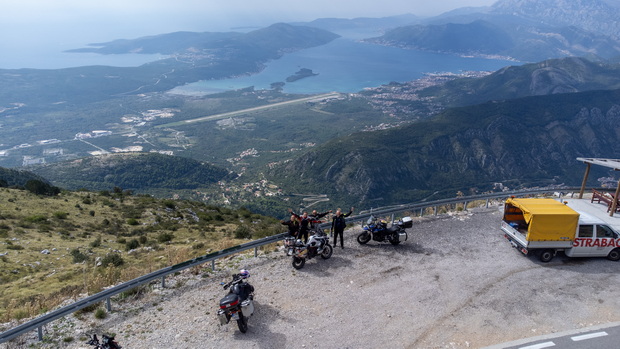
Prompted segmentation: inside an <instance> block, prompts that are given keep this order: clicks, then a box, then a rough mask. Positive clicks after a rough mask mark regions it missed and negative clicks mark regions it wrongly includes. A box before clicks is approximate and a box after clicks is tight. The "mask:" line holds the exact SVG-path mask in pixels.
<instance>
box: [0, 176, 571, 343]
mask: <svg viewBox="0 0 620 349" xmlns="http://www.w3.org/2000/svg"><path fill="white" fill-rule="evenodd" d="M579 189H580V188H579V187H574V188H552V189H550V188H546V189H532V190H522V191H513V192H502V193H491V194H481V195H472V196H466V197H459V198H450V199H442V200H435V201H428V202H420V203H413V204H403V205H396V206H390V207H388V208H378V209H373V210H371V211H370V212H368V213H363V214H358V215H355V216H351V217H349V218H347V220H348V221H362V220H366V219H368V217H370V216H371V215H374V216H382V215H390V214H395V213H398V212H407V211H417V210H419V211H420V215H423V212H424V210H425V209H427V208H429V207H434V208H435V210H434V214H435V215H436V214H437V213H438V209H437V208H438V207H440V206H445V205H454V204H459V203H464V205H463V209H464V210H466V209H467V205H468V203H470V202H472V201H480V200H486V201H487V203H486V204H487V206H488V204H489V200H491V199H499V198H506V197H509V196H527V195H534V194H542V193H549V192H558V191H559V192H574V191H579ZM329 226H330V224H329V223H323V224H321V228H327V227H329ZM286 235H287V234H286V233H283V234H278V235H273V236H269V237H266V238H262V239H258V240H254V241H251V242H247V243H244V244H241V245H237V246H234V247H230V248H227V249H224V250H221V251H217V252H213V253H209V254H206V255H204V256H200V257H196V258H194V259H190V260H188V261H185V262H182V263H179V264H175V265H173V266H170V267H166V268H163V269H160V270H157V271H154V272H152V273H150V274H146V275H143V276H140V277H137V278H135V279H133V280H130V281H127V282H124V283H122V284H120V285H117V286H114V287H111V288H108V289H106V290H104V291H101V292H99V293H97V294H94V295H92V296H89V297H86V298H84V299H81V300H79V301H77V302H75V303H73V304H70V305H67V306H64V307H62V308H60V309H57V310H54V311H51V312H49V313H47V314H45V315H42V316H40V317H38V318H36V319H33V320H31V321H28V322H26V323H24V324H21V325H19V326H17V327H14V328H12V329H10V330H8V331H5V332H2V333H0V343H4V342H7V341H9V340H11V339H13V338H15V337H17V336H19V335H22V334H24V333H26V332H29V331H33V330H35V329H36V330H37V331H38V335H39V340H42V339H43V326H44V325H46V324H47V323H49V322H51V321H54V320H56V319H58V318H61V317H63V316H66V315H69V314H72V313H74V312H76V311H78V310H80V309H83V308H85V307H88V306H90V305H93V304H97V303H100V302H103V301H105V302H106V307H107V309H108V311H110V310H111V304H110V298H111V297H112V296H115V295H117V294H119V293H123V292H127V291H129V290H131V289H133V288H135V287H138V286H141V285H144V284H146V283H149V282H152V281H154V280H157V279H161V284H162V287H165V277H166V276H167V275H169V274H172V273H176V272H179V271H181V270H184V269H187V268H191V267H194V266H197V265H200V264H203V263H206V262H211V268H212V269H214V270H215V261H216V260H217V259H218V258H223V257H226V256H230V255H233V254H236V253H239V252H243V251H246V250H249V249H252V248H254V256H257V253H258V248H259V247H261V246H264V245H268V244H271V243H274V242H277V241H280V240H282V239H284V237H285V236H286Z"/></svg>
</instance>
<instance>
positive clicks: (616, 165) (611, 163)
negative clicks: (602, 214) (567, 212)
mask: <svg viewBox="0 0 620 349" xmlns="http://www.w3.org/2000/svg"><path fill="white" fill-rule="evenodd" d="M577 161H582V162H584V163H585V164H586V173H585V175H584V176H583V181H582V182H581V190H579V198H580V199H581V198H583V192H584V191H585V189H586V182H587V180H588V175H590V166H591V165H599V166H603V167H607V168H612V169H614V170H616V171H620V159H597V158H577ZM618 194H620V180H619V181H618V185H617V186H616V193H615V194H614V195H613V198H614V200H613V201H612V203H611V209H610V210H609V215H610V216H613V215H614V212H616V208H617V207H618Z"/></svg>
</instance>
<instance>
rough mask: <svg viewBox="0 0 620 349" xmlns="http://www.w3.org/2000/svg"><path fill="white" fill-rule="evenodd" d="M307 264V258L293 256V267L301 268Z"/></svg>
mask: <svg viewBox="0 0 620 349" xmlns="http://www.w3.org/2000/svg"><path fill="white" fill-rule="evenodd" d="M305 264H306V259H305V258H299V257H293V268H295V269H301V268H303V267H304V265H305Z"/></svg>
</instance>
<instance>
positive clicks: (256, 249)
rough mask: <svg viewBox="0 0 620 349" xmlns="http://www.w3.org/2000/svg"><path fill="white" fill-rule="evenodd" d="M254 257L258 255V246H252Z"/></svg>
mask: <svg viewBox="0 0 620 349" xmlns="http://www.w3.org/2000/svg"><path fill="white" fill-rule="evenodd" d="M254 257H258V246H257V247H254Z"/></svg>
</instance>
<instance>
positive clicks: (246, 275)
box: [239, 269, 250, 279]
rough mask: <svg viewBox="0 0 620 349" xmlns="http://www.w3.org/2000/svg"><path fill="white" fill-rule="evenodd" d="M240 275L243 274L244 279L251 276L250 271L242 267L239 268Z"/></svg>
mask: <svg viewBox="0 0 620 349" xmlns="http://www.w3.org/2000/svg"><path fill="white" fill-rule="evenodd" d="M239 276H241V278H242V279H247V278H249V277H250V272H249V271H247V270H245V269H241V270H239Z"/></svg>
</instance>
